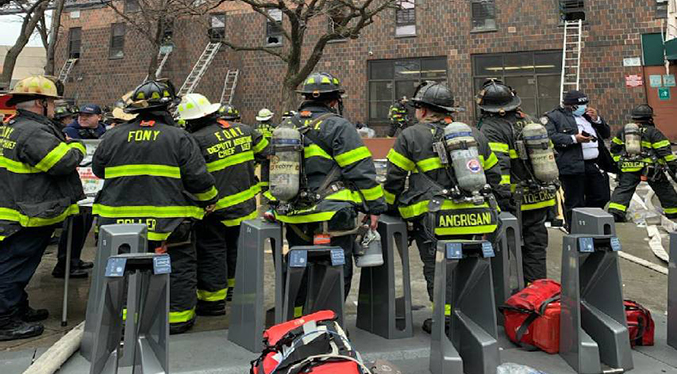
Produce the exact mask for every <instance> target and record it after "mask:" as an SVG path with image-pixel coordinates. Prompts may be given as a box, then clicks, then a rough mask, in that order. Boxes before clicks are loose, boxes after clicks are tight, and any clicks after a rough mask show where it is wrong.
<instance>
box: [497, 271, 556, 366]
mask: <svg viewBox="0 0 677 374" xmlns="http://www.w3.org/2000/svg"><path fill="white" fill-rule="evenodd" d="M561 290H562V287H561V286H560V284H559V283H557V282H555V281H554V280H551V279H539V280H536V281H534V282H533V283H531V284H530V285H529V286H528V287H526V288H525V289H523V290H522V291H520V292H518V293H516V294H514V295H513V296H511V297H510V298H509V299H508V300H507V301H506V302H505V305H503V306H502V307H501V308H500V309H501V310H502V312H503V316H504V317H505V322H504V327H505V333H506V335H508V338H509V339H510V340H511V341H512V342H514V343H516V344H518V345H520V346H521V347H523V348H526V349H536V348H538V349H541V350H543V351H545V352H548V353H557V352H559V320H560V318H559V317H560V312H561V306H560V302H559V298H560V292H561Z"/></svg>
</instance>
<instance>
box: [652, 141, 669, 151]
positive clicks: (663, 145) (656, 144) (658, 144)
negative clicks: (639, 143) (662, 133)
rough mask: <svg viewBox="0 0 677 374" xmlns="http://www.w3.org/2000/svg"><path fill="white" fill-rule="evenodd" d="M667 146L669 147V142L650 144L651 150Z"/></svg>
mask: <svg viewBox="0 0 677 374" xmlns="http://www.w3.org/2000/svg"><path fill="white" fill-rule="evenodd" d="M669 146H670V141H669V140H661V141H660V142H656V143H653V144H651V147H653V149H656V148H663V147H669Z"/></svg>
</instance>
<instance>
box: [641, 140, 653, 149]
mask: <svg viewBox="0 0 677 374" xmlns="http://www.w3.org/2000/svg"><path fill="white" fill-rule="evenodd" d="M642 147H644V148H651V142H647V141H642Z"/></svg>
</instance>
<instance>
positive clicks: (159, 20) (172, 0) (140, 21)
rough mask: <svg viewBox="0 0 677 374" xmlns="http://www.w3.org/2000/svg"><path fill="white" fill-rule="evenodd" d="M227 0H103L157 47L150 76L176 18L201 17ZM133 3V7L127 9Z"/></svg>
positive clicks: (151, 62) (151, 77) (150, 63)
mask: <svg viewBox="0 0 677 374" xmlns="http://www.w3.org/2000/svg"><path fill="white" fill-rule="evenodd" d="M224 1H225V0H119V1H109V0H101V3H102V4H105V5H106V6H108V7H109V8H111V9H112V10H113V11H114V12H115V13H116V14H117V15H118V16H120V17H122V18H123V19H124V20H125V21H126V23H127V25H128V26H130V27H131V28H132V29H134V30H135V31H136V32H137V33H138V34H140V35H141V36H142V37H143V38H144V39H146V40H147V41H148V42H149V43H150V44H151V46H152V47H153V49H154V51H153V53H151V56H152V57H151V61H150V62H149V64H148V77H149V78H150V79H154V78H155V71H156V70H157V67H158V64H159V61H158V58H157V56H158V52H159V51H160V47H161V46H162V45H163V44H164V43H165V42H166V41H167V40H166V31H167V30H168V29H169V28H171V27H172V25H173V23H174V20H179V19H186V18H192V17H201V16H203V15H205V14H206V13H208V12H210V11H211V10H212V9H214V8H216V7H218V6H219V5H221V4H222V3H223V2H224ZM126 6H133V7H134V8H133V9H125V7H126Z"/></svg>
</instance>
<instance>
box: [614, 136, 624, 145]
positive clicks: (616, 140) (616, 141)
mask: <svg viewBox="0 0 677 374" xmlns="http://www.w3.org/2000/svg"><path fill="white" fill-rule="evenodd" d="M611 142H612V143H614V144H618V145H623V141H622V140H620V139H619V138H618V137H616V136H614V138H613V139H611Z"/></svg>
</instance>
